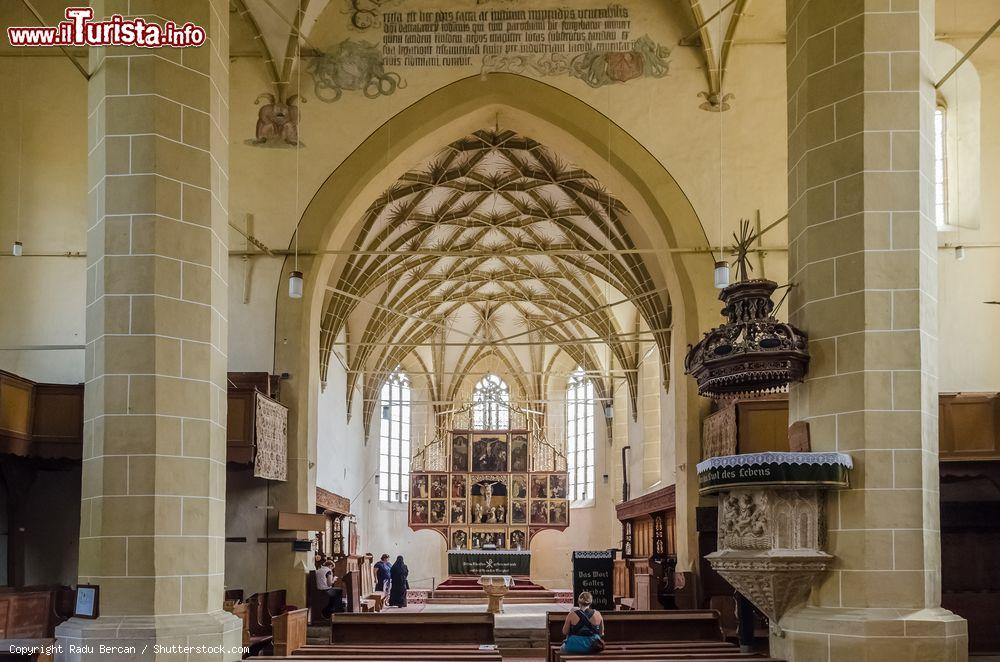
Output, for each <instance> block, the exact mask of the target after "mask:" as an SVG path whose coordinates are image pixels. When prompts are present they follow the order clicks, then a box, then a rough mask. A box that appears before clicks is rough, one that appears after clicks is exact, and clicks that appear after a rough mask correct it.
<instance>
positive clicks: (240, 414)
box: [226, 386, 256, 464]
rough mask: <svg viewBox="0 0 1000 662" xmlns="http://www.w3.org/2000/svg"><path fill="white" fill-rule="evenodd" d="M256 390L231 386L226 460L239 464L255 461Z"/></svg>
mask: <svg viewBox="0 0 1000 662" xmlns="http://www.w3.org/2000/svg"><path fill="white" fill-rule="evenodd" d="M255 392H256V391H254V390H253V389H252V388H251V389H248V388H234V387H232V386H230V387H229V397H228V418H227V419H226V420H227V423H226V461H227V462H233V463H237V464H250V463H252V462H253V417H254V397H255V396H254V393H255Z"/></svg>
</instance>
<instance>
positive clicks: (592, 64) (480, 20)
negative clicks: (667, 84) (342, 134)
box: [310, 0, 670, 101]
mask: <svg viewBox="0 0 1000 662" xmlns="http://www.w3.org/2000/svg"><path fill="white" fill-rule="evenodd" d="M473 1H474V0H470V7H469V8H468V9H464V10H463V9H458V10H456V9H454V8H450V9H433V8H430V9H427V8H417V9H409V8H407V7H406V6H405V5H404V3H402V2H387V1H383V2H367V3H358V2H352V8H351V11H350V12H349V15H350V23H351V26H352V27H353V28H354V29H355V30H356V31H359V32H361V33H362V34H363V35H364V37H365V38H363V39H355V38H349V39H345V40H344V41H342V42H341V43H339V44H337V45H335V46H334V47H332V48H331V49H329V50H328V51H327V52H325V53H322V54H320V55H318V56H317V57H315V58H314V59H313V63H312V66H311V69H310V71H311V73H312V74H313V77H314V80H315V82H316V94H317V96H318V97H319V98H320V99H323V100H325V101H336V100H337V99H339V98H340V96H341V95H342V94H343V91H345V90H357V91H361V92H363V93H364V95H365V96H367V97H369V98H376V97H379V96H384V95H389V94H393V93H394V92H395V91H396V90H397V89H400V88H402V87H404V86H405V84H406V82H405V77H404V74H401V73H399V71H404V70H408V69H420V68H424V69H426V68H449V67H473V68H478V69H479V70H480V71H482V72H483V73H489V72H494V71H497V72H510V73H518V74H524V75H531V76H571V77H574V78H578V79H580V80H582V81H584V82H585V83H586V84H587V85H590V86H591V87H602V86H604V85H611V84H616V83H624V82H627V81H629V80H633V79H637V78H647V77H652V78H662V77H663V76H666V75H667V72H668V70H669V56H670V49H669V48H667V47H666V46H663V45H661V44H658V43H657V42H655V41H654V40H653V39H652V38H650V37H649V36H648V35H645V34H643V35H641V36H636V35H634V34H633V24H632V16H631V14H630V11H629V9H628V7H626V6H624V5H621V4H617V3H616V4H609V5H601V6H594V7H578V6H572V7H570V6H567V7H555V8H553V7H549V8H539V7H526V6H521V4H520V3H513V2H511V3H505V4H503V5H502V6H492V7H489V6H486V5H485V4H483V3H482V2H481V1H480V2H475V4H472V2H473ZM376 40H377V41H376Z"/></svg>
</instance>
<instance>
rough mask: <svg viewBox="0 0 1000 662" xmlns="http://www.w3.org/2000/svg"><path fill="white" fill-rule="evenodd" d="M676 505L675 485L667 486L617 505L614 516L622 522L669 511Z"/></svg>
mask: <svg viewBox="0 0 1000 662" xmlns="http://www.w3.org/2000/svg"><path fill="white" fill-rule="evenodd" d="M676 505H677V488H676V486H675V485H667V486H666V487H663V488H661V489H658V490H656V491H655V492H650V493H649V494H644V495H642V496H640V497H636V498H634V499H629V500H628V501H623V502H622V503H619V504H618V505H617V506H615V514H616V515H617V516H618V521H619V522H624V521H625V520H628V519H635V518H637V517H640V516H642V515H650V514H652V513H656V512H665V511H671V510H674V508H676Z"/></svg>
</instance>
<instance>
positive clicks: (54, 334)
mask: <svg viewBox="0 0 1000 662" xmlns="http://www.w3.org/2000/svg"><path fill="white" fill-rule="evenodd" d="M0 89H3V90H4V93H3V94H2V95H0V117H3V118H4V120H3V122H4V123H3V128H2V129H0V154H2V155H3V157H2V158H0V252H2V253H5V254H4V255H0V292H2V293H3V295H2V296H3V304H2V308H0V369H2V370H8V371H10V372H13V373H16V374H19V375H22V376H24V377H28V378H29V379H33V380H36V381H43V382H56V383H79V382H81V381H83V349H82V347H83V344H84V308H85V303H86V281H85V278H84V272H85V268H86V260H85V259H83V258H80V257H72V258H67V257H61V256H58V255H57V256H54V257H33V256H30V254H32V253H56V254H61V253H66V252H83V251H85V250H86V238H85V233H86V229H87V226H86V216H87V215H86V209H87V207H86V205H87V84H86V81H85V80H84V78H83V77H82V76H81V75H80V73H79V72H78V71H77V70H76V69H74V68H73V66H72V65H71V64H70V63H68V62H66V61H65V60H64V59H62V58H55V57H0ZM18 207H20V212H18ZM19 214H20V224H19V225H20V230H19V231H18V215H19ZM16 238H19V239H20V240H21V242H22V243H23V244H24V252H25V255H24V256H22V257H20V258H14V257H11V256H10V255H9V253H10V250H11V245H12V244H13V242H14V240H15V239H16ZM54 346H68V347H76V348H77V349H58V350H57V349H54V348H53V347H54Z"/></svg>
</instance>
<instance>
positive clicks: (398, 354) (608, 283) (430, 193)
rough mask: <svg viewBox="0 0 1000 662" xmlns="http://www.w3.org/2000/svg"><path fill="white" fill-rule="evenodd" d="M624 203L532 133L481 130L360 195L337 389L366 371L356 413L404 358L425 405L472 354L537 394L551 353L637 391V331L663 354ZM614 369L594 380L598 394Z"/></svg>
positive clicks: (528, 395)
mask: <svg viewBox="0 0 1000 662" xmlns="http://www.w3.org/2000/svg"><path fill="white" fill-rule="evenodd" d="M628 215H629V212H628V210H627V209H626V208H625V206H624V205H623V204H622V203H621V202H620V201H619V200H617V199H616V198H614V197H613V196H611V195H610V194H609V193H608V191H607V190H605V188H604V187H603V186H602V185H601V183H600V182H598V181H597V180H596V179H595V178H594V177H593V176H591V175H590V174H589V173H587V172H586V171H584V170H581V169H580V168H578V167H576V166H575V165H573V164H572V163H570V162H569V161H568V160H567V159H565V158H562V157H561V156H560V155H559V154H557V153H556V152H554V151H553V150H551V149H548V148H547V147H545V146H543V145H542V144H540V143H539V142H537V141H535V140H533V139H531V138H529V137H525V136H521V135H518V134H516V133H514V132H513V131H509V130H501V129H488V130H481V131H477V132H475V133H474V134H472V135H469V136H467V137H465V138H463V139H461V140H458V141H456V142H454V143H452V144H450V145H448V146H446V147H445V148H444V149H442V150H441V151H440V152H438V153H437V154H435V155H434V156H433V157H431V158H430V159H428V160H427V161H425V162H424V163H421V164H420V165H418V166H417V167H415V168H413V169H412V170H410V171H409V172H407V173H406V174H405V175H403V176H402V177H401V178H400V179H399V180H398V181H396V182H395V183H394V184H393V185H392V186H391V187H390V188H389V189H388V190H386V191H385V192H384V193H383V194H382V195H381V196H379V198H378V199H377V200H375V202H373V203H372V204H371V206H370V207H369V208H368V210H367V211H366V213H365V215H364V218H363V219H362V229H361V232H360V234H359V235H358V238H357V240H356V242H355V243H354V246H353V251H354V254H353V255H351V256H349V257H348V258H345V261H344V263H343V264H342V265H341V266H340V268H335V269H334V276H333V277H332V278H331V281H330V283H329V286H328V292H327V301H326V304H325V310H324V315H323V323H322V336H321V360H322V369H323V378H324V379H325V375H326V370H327V367H328V363H329V360H330V356H331V350H332V349H333V348H334V347H335V345H337V344H342V345H344V346H345V347H346V350H347V351H346V352H342V353H341V354H342V355H343V356H346V360H347V364H348V389H347V392H348V393H352V392H353V391H354V388H355V387H356V386H363V389H364V394H365V397H364V402H365V411H364V417H365V424H366V427H367V424H368V422H369V421H370V418H371V414H372V410H373V407H374V405H375V403H376V401H377V399H378V387H379V385H380V384H381V383H382V381H383V380H384V378H385V376H386V375H387V374H388V373H389V372H391V371H392V370H393V369H394V368H395V367H396V366H397V365H400V364H406V363H409V364H414V363H415V364H417V365H419V366H421V371H422V372H424V373H425V374H426V375H427V376H428V379H427V382H428V386H429V391H430V397H431V398H432V401H433V402H434V403H436V404H443V403H448V402H455V401H460V400H462V399H464V397H463V396H467V394H466V393H465V391H464V390H463V389H468V388H469V386H470V384H466V383H465V382H466V381H467V380H465V377H466V376H468V375H471V374H472V373H473V371H474V370H476V369H477V368H478V369H480V370H482V369H483V368H484V367H485V368H489V369H495V370H498V371H502V372H504V373H506V374H509V375H513V376H514V377H515V379H517V380H518V383H517V384H516V386H517V387H518V388H517V391H518V392H520V393H521V394H523V395H524V396H525V399H526V400H529V401H531V400H536V401H543V400H544V394H545V393H546V386H547V384H546V373H547V371H548V369H549V368H550V367H551V366H552V365H553V363H554V362H555V361H557V360H558V359H559V358H560V357H559V355H560V354H561V353H564V354H565V356H564V357H562V358H564V359H566V360H565V361H564V363H568V364H576V365H580V366H582V367H583V368H585V369H586V370H592V371H595V373H600V374H601V375H602V376H604V375H606V374H607V373H608V371H609V370H612V369H613V370H615V371H616V373H615V374H618V375H621V376H623V378H624V381H625V382H626V383H627V385H628V388H629V393H630V395H631V396H632V398H633V400H634V397H635V394H636V372H635V368H636V366H637V363H638V360H639V356H638V354H639V347H640V345H639V343H638V339H639V337H640V336H639V333H640V332H641V333H643V336H642V337H644V338H645V339H647V341H648V340H653V341H655V342H656V345H657V347H658V348H659V355H660V359H661V360H662V362H663V364H664V365H666V363H667V361H668V359H669V354H668V351H669V345H670V343H669V338H670V336H669V328H670V321H671V320H670V306H669V302H668V299H667V297H666V294H665V293H664V292H662V291H661V289H658V288H657V285H656V284H655V283H654V280H653V278H652V277H651V275H650V271H649V269H648V268H647V266H646V264H645V263H644V261H643V254H642V253H639V252H637V251H635V250H634V249H635V248H636V246H635V244H634V243H633V241H632V239H631V238H630V237H629V236H628V233H627V232H626V230H625V228H624V225H623V219H625V218H627V217H628ZM362 376H366V377H367V378H366V379H364V380H363V382H362V381H360V380H361V379H362ZM610 383H611V382H610V381H605V380H604V379H595V384H596V385H597V386H598V397H605V396H606V394H607V388H608V385H609V384H610ZM348 407H350V403H348ZM633 411H634V409H633Z"/></svg>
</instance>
